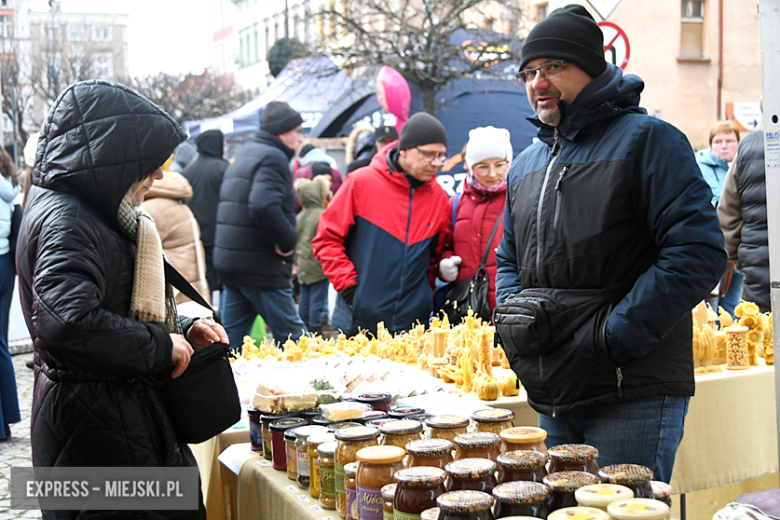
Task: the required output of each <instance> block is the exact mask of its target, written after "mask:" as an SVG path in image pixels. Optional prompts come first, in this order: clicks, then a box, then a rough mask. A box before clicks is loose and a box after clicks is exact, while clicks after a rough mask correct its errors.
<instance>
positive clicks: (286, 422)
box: [269, 417, 306, 432]
mask: <svg viewBox="0 0 780 520" xmlns="http://www.w3.org/2000/svg"><path fill="white" fill-rule="evenodd" d="M305 425H306V419H301V418H300V417H290V418H289V419H279V420H278V421H274V422H272V423H271V426H269V428H270V429H271V431H272V432H284V431H287V430H289V429H290V428H298V427H299V426H305Z"/></svg>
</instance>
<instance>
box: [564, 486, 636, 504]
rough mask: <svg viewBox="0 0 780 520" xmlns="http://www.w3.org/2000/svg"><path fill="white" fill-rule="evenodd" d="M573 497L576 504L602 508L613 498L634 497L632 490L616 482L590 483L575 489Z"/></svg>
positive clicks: (613, 499)
mask: <svg viewBox="0 0 780 520" xmlns="http://www.w3.org/2000/svg"><path fill="white" fill-rule="evenodd" d="M574 498H576V499H577V503H578V504H582V505H584V506H596V507H601V508H604V507H607V506H608V505H609V504H611V503H612V502H614V501H615V500H620V499H625V498H634V492H633V491H631V490H630V489H628V488H627V487H626V486H619V485H618V484H591V485H589V486H582V487H581V488H579V489H578V490H577V491H575V492H574Z"/></svg>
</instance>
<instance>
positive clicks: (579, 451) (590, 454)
mask: <svg viewBox="0 0 780 520" xmlns="http://www.w3.org/2000/svg"><path fill="white" fill-rule="evenodd" d="M547 454H548V455H549V456H550V458H551V459H555V460H557V461H560V462H587V461H589V460H594V459H597V458H598V456H599V450H597V449H596V448H594V447H593V446H588V445H587V444H559V445H558V446H553V447H552V448H549V449H548V450H547Z"/></svg>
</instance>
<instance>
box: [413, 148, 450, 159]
mask: <svg viewBox="0 0 780 520" xmlns="http://www.w3.org/2000/svg"><path fill="white" fill-rule="evenodd" d="M414 149H415V150H417V151H418V152H420V154H421V155H422V156H423V157H424V158H425V160H426V161H428V162H433V161H435V160H437V159H438V160H439V162H442V163H445V162H447V159H448V158H449V155H447V154H446V153H434V152H426V151H425V150H420V147H419V146H415V147H414Z"/></svg>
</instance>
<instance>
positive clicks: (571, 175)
mask: <svg viewBox="0 0 780 520" xmlns="http://www.w3.org/2000/svg"><path fill="white" fill-rule="evenodd" d="M520 69H521V72H520V74H519V77H520V78H521V79H522V80H523V81H524V82H525V86H526V92H527V94H528V100H529V102H530V103H531V106H532V107H533V108H534V111H535V112H536V114H537V118H533V119H531V122H532V123H534V124H535V125H536V126H537V127H538V128H539V130H538V135H539V141H538V142H536V143H534V144H532V145H531V146H529V147H528V148H526V149H525V150H524V151H523V152H522V153H521V154H520V155H519V156H518V157H517V158H516V159H515V161H514V163H513V166H512V169H511V170H510V172H509V177H508V188H507V209H506V216H505V219H504V238H503V240H502V242H501V245H500V246H499V249H498V253H497V254H496V258H497V261H498V262H497V263H498V269H497V276H496V300H497V302H498V304H499V305H498V307H496V311H495V312H494V315H493V319H494V322H495V324H496V330H497V331H498V333H499V335H500V337H501V340H502V343H503V345H504V350H505V352H506V354H507V358H508V359H509V361H510V364H511V366H512V368H513V369H514V371H515V372H516V373H517V375H518V377H519V378H520V380H521V381H522V382H523V386H524V387H525V388H526V390H527V391H528V402H529V403H530V404H531V406H532V407H533V408H534V409H535V410H537V411H538V412H539V413H540V415H539V426H540V427H541V428H544V429H545V430H546V431H547V432H548V437H547V444H548V445H555V444H568V443H586V444H591V445H593V446H595V447H596V448H598V450H599V465H600V466H603V465H607V464H617V463H632V464H640V465H643V466H647V467H649V468H650V469H652V470H653V472H654V474H655V478H656V480H662V481H665V482H669V480H670V479H671V476H672V468H673V466H674V459H675V456H676V453H677V448H678V446H679V444H680V441H681V440H682V436H683V430H684V422H685V415H686V413H687V409H688V402H689V399H690V396H692V395H693V392H694V386H695V383H694V374H693V359H692V355H691V341H692V339H691V335H692V325H691V309H692V308H693V307H694V305H696V304H697V303H698V302H699V301H701V300H702V299H703V298H704V297H705V296H706V295H707V294H709V292H710V291H711V290H712V288H713V287H715V285H716V284H717V283H718V280H719V279H720V277H721V276H722V275H723V273H724V272H725V270H726V263H727V262H726V253H725V250H724V249H723V235H722V233H721V231H720V226H719V224H718V220H717V217H716V214H715V208H714V207H713V206H712V204H711V203H710V200H711V198H712V191H711V190H710V189H709V187H708V186H707V184H706V183H705V182H704V180H703V179H702V176H701V173H700V171H699V168H698V167H697V165H696V161H695V159H694V156H693V151H692V150H691V146H690V143H688V140H687V139H686V138H685V135H683V134H682V133H681V132H680V131H679V130H677V129H676V128H674V127H673V126H671V125H669V124H668V123H664V122H663V121H661V120H660V119H656V118H652V117H649V116H648V115H647V113H646V111H645V110H643V109H641V108H639V106H638V104H639V94H640V93H641V92H642V89H643V88H644V83H643V82H642V80H641V79H639V78H638V77H636V76H632V75H627V76H624V75H623V71H622V70H621V69H620V68H619V67H616V66H615V65H612V64H607V63H606V61H605V59H604V36H603V33H602V32H601V30H600V28H599V27H598V25H597V24H596V22H595V20H593V17H592V16H591V15H590V14H589V13H588V11H587V10H586V9H585V8H584V7H582V6H580V5H569V6H566V7H563V8H561V9H557V10H555V11H554V12H553V13H551V14H550V16H548V17H547V18H545V19H544V20H543V21H542V22H540V23H539V24H537V25H536V27H534V28H533V29H532V30H531V32H530V33H529V35H528V38H527V39H526V41H525V45H524V46H523V54H522V59H521V63H520Z"/></svg>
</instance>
